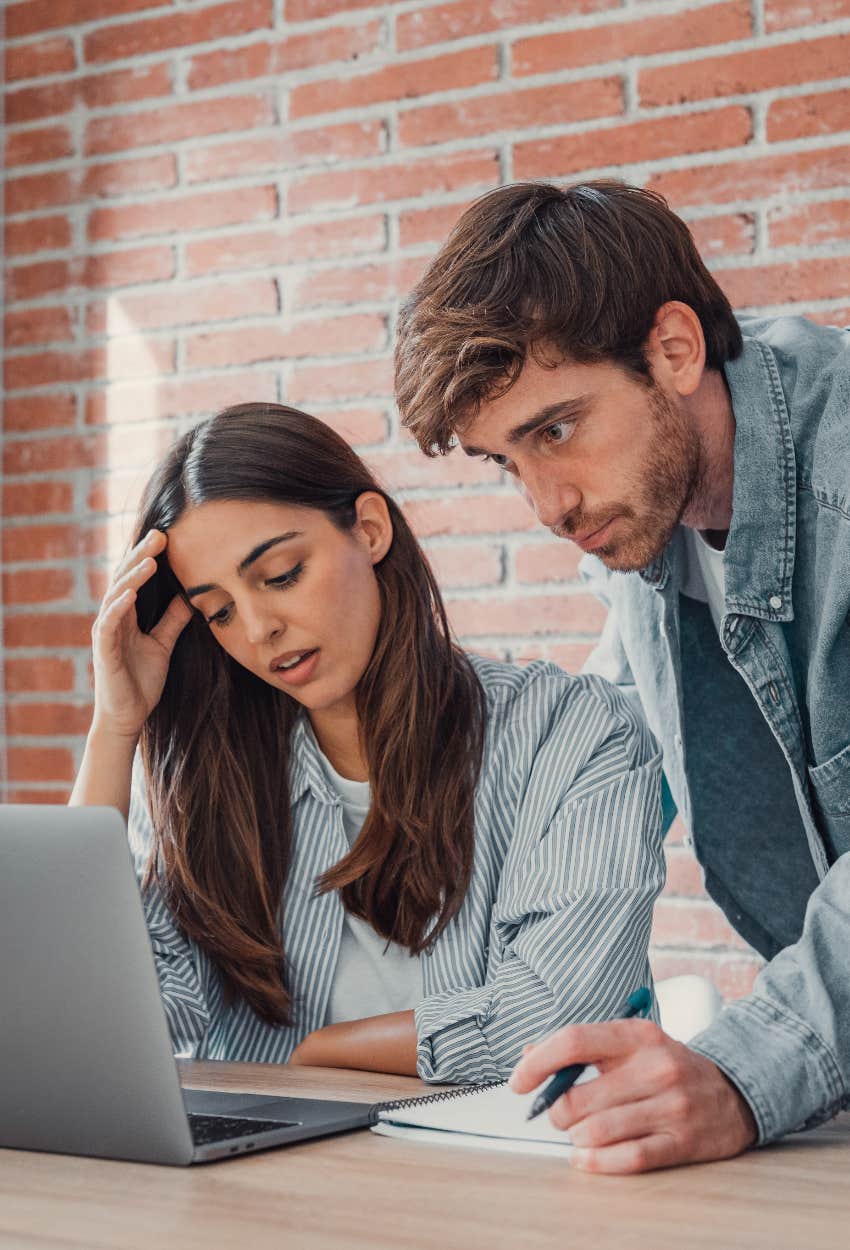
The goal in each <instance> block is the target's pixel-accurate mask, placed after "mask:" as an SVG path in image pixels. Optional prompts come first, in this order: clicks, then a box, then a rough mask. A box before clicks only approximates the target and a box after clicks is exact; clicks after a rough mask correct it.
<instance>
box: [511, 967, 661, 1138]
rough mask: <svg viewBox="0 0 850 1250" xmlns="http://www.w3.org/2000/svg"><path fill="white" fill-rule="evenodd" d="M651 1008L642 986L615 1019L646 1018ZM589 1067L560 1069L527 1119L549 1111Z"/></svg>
mask: <svg viewBox="0 0 850 1250" xmlns="http://www.w3.org/2000/svg"><path fill="white" fill-rule="evenodd" d="M651 1006H652V995H651V994H650V992H649V990H648V989H646V987H645V986H641V988H640V989H639V990H635V992H634V994H630V995H629V996H628V998H627V999H626V1006H625V1008H624V1009H623V1011H621V1012H620V1014H619V1016H616V1017H615V1019H617V1020H628V1019H629V1017H630V1016H645V1015H646V1014H647V1012H648V1011H649V1009H650V1007H651ZM587 1066H588V1065H587V1064H586V1063H571V1064H569V1065H568V1066H567V1067H566V1068H559V1069H558V1071H557V1072H556V1073H555V1075H554V1076H553V1077H552V1079H551V1081H550V1082H549V1084H548V1085H547V1086H546V1088H545V1089H542V1090H541V1091H540V1093H539V1094H538V1095H537V1097H536V1098H535V1100H534V1104H533V1105H532V1108H531V1110H530V1111H529V1113H528V1115H527V1116H526V1117H525V1118H526V1120H533V1119H534V1118H535V1117H536V1116H538V1115H540V1114H541V1112H543V1111H548V1109H549V1108H550V1107H551V1106H552V1104H553V1103H555V1102H557V1101H558V1099H559V1098H560V1097H561V1095H562V1094H565V1093H566V1092H567V1090H568V1089H572V1087H573V1085H575V1083H576V1081H577V1080H578V1078H579V1077H580V1076H581V1074H582V1072H583V1071H584V1070H585V1068H586V1067H587Z"/></svg>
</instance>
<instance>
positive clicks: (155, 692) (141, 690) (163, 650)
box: [92, 530, 192, 738]
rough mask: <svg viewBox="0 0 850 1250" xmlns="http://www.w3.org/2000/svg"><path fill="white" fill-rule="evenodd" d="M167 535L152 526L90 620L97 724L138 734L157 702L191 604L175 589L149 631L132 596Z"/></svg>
mask: <svg viewBox="0 0 850 1250" xmlns="http://www.w3.org/2000/svg"><path fill="white" fill-rule="evenodd" d="M166 543H167V538H166V536H165V534H163V533H162V532H161V531H160V530H151V532H150V533H149V534H148V535H147V536H146V537H145V538H144V539H143V540H142V541H141V542H140V543H138V544H137V545H136V546H135V547H133V549H132V550H131V551H130V552H128V554H127V555H126V556H125V557H124V559H123V560H122V561H121V563H120V564H119V565H118V568H117V569H116V571H115V574H114V576H113V579H112V582H111V584H110V586H109V589H108V590H107V592H106V594H105V595H104V598H103V602H102V603H101V605H100V611H99V612H98V614H97V617H96V619H95V622H94V625H93V626H92V653H93V660H94V688H95V694H94V722H93V727H94V726H96V727H98V728H99V729H101V730H106V731H107V732H110V733H114V734H119V735H121V736H122V737H127V738H132V737H136V738H138V736H139V734H140V733H141V730H142V726H143V725H144V723H145V721H146V720H147V718H148V716H150V714H151V712H152V711H153V710H154V708H155V707H156V705H157V703H158V702H159V700H160V698H161V696H162V691H163V687H164V686H165V679H166V677H167V675H168V665H169V663H170V660H171V654H172V652H173V650H174V647H175V644H176V642H177V639H178V638H179V637H180V634H181V632H182V631H183V629H184V628H185V626H186V625H187V623H188V622H189V620H190V618H191V616H192V609H191V608H190V607H189V606H188V604H187V603H186V602H185V601H184V600H183V599H181V598H180V596H179V595H176V596H175V597H174V598H173V599H172V601H171V603H170V604H169V605H168V607H167V608H166V610H165V612H164V613H163V615H162V617H161V619H160V620H159V621H158V622H157V624H156V625H155V626H154V628H153V629H152V630H151V632H150V633H149V634H144V633H142V631H141V630H140V629H139V626H138V621H137V619H136V596H137V594H138V591H139V588H140V587H141V586H143V585H144V584H145V582H147V581H149V580H150V578H151V577H152V576H153V575H154V573H155V572H156V561H155V559H154V557H155V556H158V555H159V554H160V553H161V552H163V551H164V550H165V547H166Z"/></svg>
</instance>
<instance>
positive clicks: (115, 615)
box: [92, 587, 136, 660]
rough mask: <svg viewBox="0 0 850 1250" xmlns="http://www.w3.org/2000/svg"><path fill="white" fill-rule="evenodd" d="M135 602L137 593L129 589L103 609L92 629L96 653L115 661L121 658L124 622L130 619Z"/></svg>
mask: <svg viewBox="0 0 850 1250" xmlns="http://www.w3.org/2000/svg"><path fill="white" fill-rule="evenodd" d="M135 602H136V592H135V590H134V589H133V588H132V587H128V588H127V589H126V590H124V591H122V593H121V594H120V595H118V596H117V597H116V598H115V599H113V601H112V602H111V603H110V604H109V605H108V607H106V608H102V609H101V611H100V612H99V614H98V617H97V620H96V621H95V623H94V627H93V629H92V633H93V635H94V640H95V644H96V646H95V650H96V651H98V650H99V651H100V652H101V653H102V654H104V655H108V656H109V657H110V658H112V659H113V660H114V659H118V658H119V657H120V655H121V643H122V639H121V634H122V632H123V626H124V622H125V621H126V620H127V619H128V618H129V615H130V612H131V610H133V608H134V604H135Z"/></svg>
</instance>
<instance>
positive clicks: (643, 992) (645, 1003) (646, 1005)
mask: <svg viewBox="0 0 850 1250" xmlns="http://www.w3.org/2000/svg"><path fill="white" fill-rule="evenodd" d="M626 1002H627V1003H628V1004H629V1006H630V1007H632V1008H633V1009H634V1010H635V1011H640V1012H647V1011H649V1009H650V1007H651V1006H652V995H651V994H650V992H649V990H648V989H647V988H646V986H645V985H642V986H641V988H640V989H639V990H635V992H634V994H630V995H629V997H628V998H627V999H626Z"/></svg>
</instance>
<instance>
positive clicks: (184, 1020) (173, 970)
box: [127, 760, 210, 1055]
mask: <svg viewBox="0 0 850 1250" xmlns="http://www.w3.org/2000/svg"><path fill="white" fill-rule="evenodd" d="M127 826H128V831H129V838H130V850H131V852H132V854H133V860H134V863H135V866H136V875H137V877H138V879H139V884H140V887H141V881H142V878H143V877H144V872H145V868H146V866H147V862H148V857H149V855H150V847H151V843H152V839H153V829H152V826H151V818H150V813H149V811H148V805H147V799H146V797H145V789H144V777H143V774H142V769H141V767H140V765H139V763H138V760H137V761H136V763H135V764H134V766H133V784H132V789H131V791H130V812H129V818H128V822H127ZM142 905H143V907H144V912H145V920H146V921H147V926H148V933H149V935H150V940H151V948H152V950H153V958H154V965H155V967H156V972H157V976H158V977H159V988H160V995H161V997H162V1005H163V1008H164V1010H165V1015H166V1019H167V1020H168V1027H169V1030H170V1033H171V1044H172V1047H173V1050H174V1053H175V1054H178V1055H194V1054H196V1053H197V1050H198V1047H199V1045H200V1044H201V1043H202V1042H203V1040H204V1038H205V1036H206V1033H207V1030H208V1028H209V1025H210V1010H209V1006H208V1004H207V999H206V994H205V993H204V988H203V985H202V979H201V977H200V976H199V975H198V968H197V964H196V958H195V951H194V949H193V947H192V944H191V943H190V942H189V940H188V939H187V938H186V936H185V935H184V934H183V933H182V932H181V931H180V929H179V928H178V927H177V925H176V924H175V922H174V919H173V917H172V915H171V912H170V910H169V908H168V907H167V905H166V903H165V900H164V899H163V897H162V895H161V893H160V891H159V889H158V888H157V886H156V885H151V886H148V887H146V888H145V889H144V890H143V891H142Z"/></svg>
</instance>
